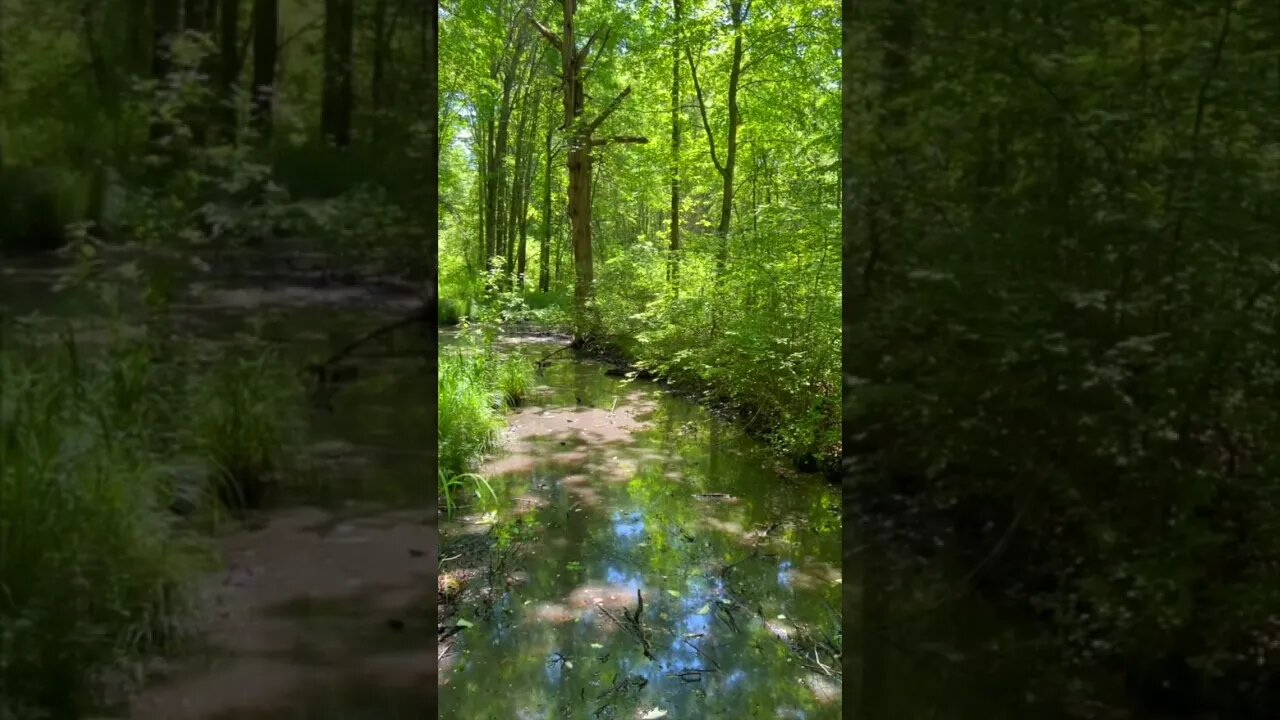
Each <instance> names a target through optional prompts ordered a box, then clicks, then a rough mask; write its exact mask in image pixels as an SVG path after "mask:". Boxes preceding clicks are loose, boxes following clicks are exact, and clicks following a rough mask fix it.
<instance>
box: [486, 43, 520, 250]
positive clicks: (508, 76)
mask: <svg viewBox="0 0 1280 720" xmlns="http://www.w3.org/2000/svg"><path fill="white" fill-rule="evenodd" d="M520 54H521V44H520V43H517V44H516V49H515V52H514V53H513V54H512V56H511V58H510V60H509V62H508V63H507V65H506V67H505V68H504V69H503V71H502V72H503V76H502V98H501V100H500V101H499V103H498V119H497V129H496V131H495V135H494V141H493V154H492V155H490V157H489V176H488V181H489V202H490V206H491V207H490V212H491V213H492V214H491V215H490V219H491V221H492V225H491V227H490V228H489V243H488V245H489V258H492V257H494V256H497V255H505V254H506V243H505V240H506V226H505V225H504V224H503V218H502V210H503V209H504V208H505V207H506V205H505V204H504V202H503V197H502V192H503V190H504V189H505V188H506V181H507V163H506V157H507V143H508V141H509V139H510V127H511V111H512V105H513V103H512V91H513V89H514V87H515V78H516V72H517V68H518V67H519V66H520ZM491 122H492V119H491ZM490 129H491V130H493V127H492V125H491V126H490ZM485 262H486V266H487V264H488V262H489V260H488V259H486V261H485Z"/></svg>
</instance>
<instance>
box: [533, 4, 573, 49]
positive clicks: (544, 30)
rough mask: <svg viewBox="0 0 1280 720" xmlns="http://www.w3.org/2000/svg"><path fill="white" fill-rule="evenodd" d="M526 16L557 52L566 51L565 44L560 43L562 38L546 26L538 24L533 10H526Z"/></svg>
mask: <svg viewBox="0 0 1280 720" xmlns="http://www.w3.org/2000/svg"><path fill="white" fill-rule="evenodd" d="M525 15H527V16H528V17H529V22H531V23H533V26H534V27H535V28H537V29H538V32H539V33H540V34H541V35H542V37H544V38H546V39H547V42H549V43H551V47H553V48H555V49H556V52H563V51H564V43H563V42H561V41H560V36H559V35H556V34H555V33H554V32H552V31H551V29H550V28H548V27H547V26H546V25H543V24H542V23H540V22H538V18H536V17H534V16H533V11H532V10H526V11H525Z"/></svg>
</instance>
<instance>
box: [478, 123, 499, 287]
mask: <svg viewBox="0 0 1280 720" xmlns="http://www.w3.org/2000/svg"><path fill="white" fill-rule="evenodd" d="M495 123H496V120H495V119H494V108H492V107H490V108H489V116H488V117H487V118H485V134H484V138H485V143H484V156H485V163H484V166H485V169H484V173H483V176H484V233H485V234H484V262H483V263H481V265H482V266H483V267H484V268H485V269H486V270H487V269H488V267H489V259H490V258H492V257H493V255H494V253H496V252H497V250H498V239H497V234H498V230H497V228H498V222H497V215H498V184H497V179H498V163H497V161H496V160H495V159H494V157H495V156H496V155H497V150H496V145H497V140H496V138H497V129H496V125H495Z"/></svg>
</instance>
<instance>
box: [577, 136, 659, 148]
mask: <svg viewBox="0 0 1280 720" xmlns="http://www.w3.org/2000/svg"><path fill="white" fill-rule="evenodd" d="M647 142H649V138H647V137H640V136H639V135H614V136H613V137H606V138H591V145H592V146H593V147H599V146H603V145H609V144H611V143H634V144H639V145H644V144H645V143H647Z"/></svg>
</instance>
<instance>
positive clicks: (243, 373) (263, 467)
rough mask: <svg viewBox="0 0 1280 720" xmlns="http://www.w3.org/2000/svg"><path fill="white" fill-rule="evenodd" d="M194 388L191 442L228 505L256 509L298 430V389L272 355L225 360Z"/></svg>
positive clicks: (218, 493)
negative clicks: (203, 460)
mask: <svg viewBox="0 0 1280 720" xmlns="http://www.w3.org/2000/svg"><path fill="white" fill-rule="evenodd" d="M194 385H195V387H194V388H193V391H192V393H191V394H192V397H194V398H195V400H196V402H195V404H194V407H193V416H192V418H191V428H190V433H191V436H190V443H191V445H192V446H193V447H194V449H195V450H196V451H197V453H198V454H199V455H200V456H201V457H203V458H204V459H205V460H206V461H207V462H208V463H209V464H210V466H211V467H212V468H213V472H212V482H213V486H214V489H215V490H216V491H217V495H218V496H219V497H220V498H222V500H223V502H224V503H225V504H226V505H227V506H229V507H231V508H233V509H238V508H243V507H253V506H254V505H256V504H257V503H258V501H259V500H260V499H261V497H262V494H263V492H264V489H265V487H266V484H267V482H268V481H269V480H270V478H271V476H272V475H273V474H274V473H276V472H277V471H278V470H280V469H281V464H282V460H283V456H284V450H285V448H286V447H287V446H289V445H290V444H291V441H292V439H293V434H294V432H295V431H296V429H297V424H298V418H297V417H296V414H297V409H298V408H299V407H300V398H299V392H300V388H299V385H298V383H297V381H296V380H295V379H294V378H293V377H292V376H290V375H288V374H287V373H285V372H284V371H283V370H282V369H281V367H280V365H279V364H278V363H277V362H276V359H275V358H274V357H273V356H272V355H270V354H264V355H258V356H254V357H233V358H227V359H223V360H221V361H220V362H218V363H217V364H216V366H215V369H214V370H213V372H212V373H211V374H210V375H209V376H207V377H201V378H198V379H197V380H196V381H195V383H194Z"/></svg>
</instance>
